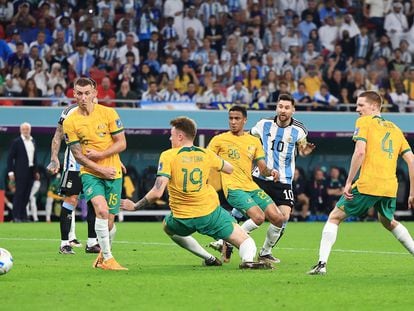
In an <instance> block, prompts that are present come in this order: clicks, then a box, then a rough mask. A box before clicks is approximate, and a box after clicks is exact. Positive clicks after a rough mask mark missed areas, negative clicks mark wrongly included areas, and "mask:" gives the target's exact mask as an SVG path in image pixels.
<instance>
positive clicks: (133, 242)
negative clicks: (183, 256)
mask: <svg viewBox="0 0 414 311" xmlns="http://www.w3.org/2000/svg"><path fill="white" fill-rule="evenodd" d="M2 240H3V241H46V242H53V243H56V242H59V241H60V240H59V239H46V238H3V237H0V241H2ZM114 243H115V244H132V245H134V244H135V245H154V246H176V244H174V243H162V242H143V241H116V240H115V241H114ZM277 249H280V250H288V251H305V252H307V251H312V252H315V251H318V250H317V249H314V248H302V247H278V248H277ZM332 251H333V252H338V253H354V254H381V255H410V254H409V253H407V252H387V251H376V250H358V249H332Z"/></svg>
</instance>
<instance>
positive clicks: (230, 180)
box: [207, 131, 265, 196]
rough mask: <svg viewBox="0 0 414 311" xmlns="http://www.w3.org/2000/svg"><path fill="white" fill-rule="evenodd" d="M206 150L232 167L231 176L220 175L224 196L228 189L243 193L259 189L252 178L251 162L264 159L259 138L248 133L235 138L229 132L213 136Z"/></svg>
mask: <svg viewBox="0 0 414 311" xmlns="http://www.w3.org/2000/svg"><path fill="white" fill-rule="evenodd" d="M207 148H208V149H210V150H212V151H213V152H214V153H215V154H217V155H218V156H219V157H221V158H223V159H224V160H226V161H227V162H229V163H231V164H232V165H233V173H232V174H221V183H222V186H223V191H224V194H225V195H226V196H227V193H228V189H231V190H237V189H240V190H243V191H252V190H256V189H259V186H258V185H257V184H256V183H255V182H254V181H253V178H252V169H253V161H257V160H260V159H264V158H265V155H264V151H263V147H262V144H261V143H260V140H259V138H257V137H255V136H252V135H250V134H249V133H243V135H242V136H236V135H234V134H232V133H231V132H230V131H229V132H226V133H223V134H220V135H217V136H214V137H213V138H212V139H211V141H210V143H209V145H208V147H207Z"/></svg>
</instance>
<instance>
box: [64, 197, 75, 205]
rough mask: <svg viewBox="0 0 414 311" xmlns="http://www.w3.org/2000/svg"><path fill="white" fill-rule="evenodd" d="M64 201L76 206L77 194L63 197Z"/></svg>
mask: <svg viewBox="0 0 414 311" xmlns="http://www.w3.org/2000/svg"><path fill="white" fill-rule="evenodd" d="M64 201H65V202H66V203H69V204H70V205H72V206H74V207H76V206H77V205H78V196H77V195H71V196H68V197H65V200H64Z"/></svg>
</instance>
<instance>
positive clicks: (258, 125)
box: [250, 121, 263, 138]
mask: <svg viewBox="0 0 414 311" xmlns="http://www.w3.org/2000/svg"><path fill="white" fill-rule="evenodd" d="M261 124H262V122H260V121H259V122H257V123H256V125H255V126H253V127H252V129H251V130H250V134H251V135H253V136H255V137H259V138H261V137H262V135H261V133H262V128H263V126H262V125H261Z"/></svg>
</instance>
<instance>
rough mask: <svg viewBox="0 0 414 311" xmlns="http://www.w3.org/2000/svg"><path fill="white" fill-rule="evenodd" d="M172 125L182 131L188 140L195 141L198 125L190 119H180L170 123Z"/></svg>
mask: <svg viewBox="0 0 414 311" xmlns="http://www.w3.org/2000/svg"><path fill="white" fill-rule="evenodd" d="M170 125H171V126H173V127H175V128H176V129H177V130H180V131H182V132H183V133H184V134H185V135H186V136H187V138H188V139H191V140H194V138H195V136H196V134H197V125H196V123H195V122H194V120H192V119H190V118H188V117H178V118H175V119H172V120H171V121H170Z"/></svg>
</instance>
